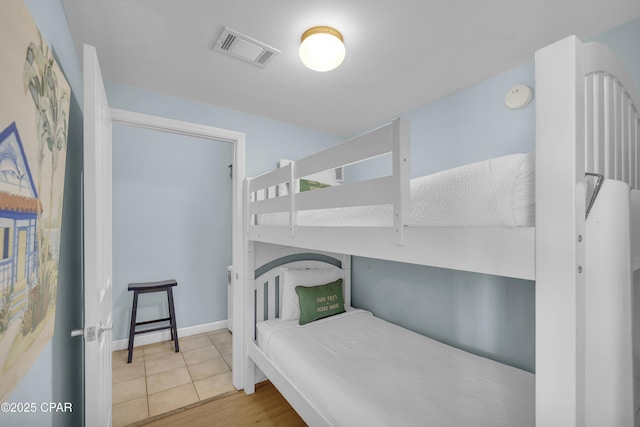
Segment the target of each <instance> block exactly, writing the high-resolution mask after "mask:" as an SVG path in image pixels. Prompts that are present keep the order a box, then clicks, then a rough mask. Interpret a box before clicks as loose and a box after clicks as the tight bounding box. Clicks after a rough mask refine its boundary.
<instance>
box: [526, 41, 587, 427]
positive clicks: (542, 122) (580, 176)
mask: <svg viewBox="0 0 640 427" xmlns="http://www.w3.org/2000/svg"><path fill="white" fill-rule="evenodd" d="M581 46H582V43H581V42H580V40H578V39H577V38H576V37H574V36H572V37H568V38H565V39H563V40H560V41H559V42H557V43H554V44H553V45H551V46H548V47H546V48H544V49H541V50H539V51H537V52H536V56H535V74H536V96H537V100H536V141H537V142H536V425H537V426H539V427H543V426H558V425H561V426H566V427H577V426H583V425H584V424H585V387H584V384H585V352H584V349H585V336H584V333H585V331H584V328H585V312H584V310H585V277H584V276H585V272H584V271H583V269H584V260H585V242H584V235H585V234H584V230H585V191H586V190H585V182H584V173H585V170H584V158H585V155H584V143H583V140H584V126H585V124H584V121H585V120H584V115H585V106H584V74H583V72H582V67H581V63H580V56H579V54H580V50H581Z"/></svg>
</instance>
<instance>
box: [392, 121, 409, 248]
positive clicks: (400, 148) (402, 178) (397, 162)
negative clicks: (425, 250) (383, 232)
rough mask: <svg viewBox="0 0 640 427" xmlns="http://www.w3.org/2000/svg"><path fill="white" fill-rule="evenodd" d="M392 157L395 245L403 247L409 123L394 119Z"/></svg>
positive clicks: (407, 212) (407, 182) (406, 199)
mask: <svg viewBox="0 0 640 427" xmlns="http://www.w3.org/2000/svg"><path fill="white" fill-rule="evenodd" d="M391 132H392V142H393V149H392V157H393V160H392V161H393V180H394V186H393V188H398V189H399V191H398V192H396V193H395V194H394V200H393V228H394V229H395V233H396V244H398V245H404V228H405V225H406V224H407V218H408V217H409V197H410V194H409V179H410V170H409V169H410V167H411V165H410V164H409V141H410V139H409V138H410V135H409V122H408V121H407V120H402V119H395V120H394V121H393V123H392V130H391Z"/></svg>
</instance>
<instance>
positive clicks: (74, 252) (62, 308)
mask: <svg viewBox="0 0 640 427" xmlns="http://www.w3.org/2000/svg"><path fill="white" fill-rule="evenodd" d="M25 5H26V6H27V8H28V9H29V12H30V13H31V15H32V17H33V19H34V21H35V23H36V25H37V26H38V28H39V29H40V32H41V33H42V35H43V37H44V39H45V40H46V42H47V43H48V44H49V46H50V47H51V49H52V51H53V54H54V56H55V57H56V59H57V61H58V64H59V65H60V68H61V69H62V71H63V73H64V75H65V77H66V78H67V81H68V82H69V84H70V85H71V108H70V112H69V135H68V141H67V144H68V145H67V160H66V171H65V184H64V202H63V203H64V207H63V213H62V232H61V239H60V265H59V270H58V275H59V284H58V294H57V301H56V303H57V309H56V319H55V330H54V335H53V338H52V340H51V342H50V343H49V344H48V345H47V346H46V347H45V349H44V350H43V351H42V353H41V354H40V356H39V358H38V359H37V360H36V362H35V363H34V364H33V366H32V367H31V368H30V370H29V372H28V373H27V374H26V375H25V377H24V378H23V379H22V380H21V382H20V383H19V384H18V386H17V387H16V389H15V390H14V391H13V393H12V394H11V396H10V397H9V399H8V401H9V402H35V403H37V405H40V403H42V402H70V403H71V404H72V405H73V412H71V413H55V414H52V413H50V412H49V413H44V412H42V411H38V413H36V414H32V415H27V414H22V415H16V416H11V415H8V414H3V413H0V425H2V426H14V425H15V426H18V425H19V426H38V427H40V426H48V425H54V426H79V425H82V424H83V420H84V404H83V359H82V339H78V338H75V339H72V338H71V337H70V335H69V333H70V331H71V329H74V328H78V327H80V326H81V325H82V228H81V223H82V222H81V221H82V217H81V215H82V207H81V198H80V196H81V190H80V188H81V187H80V184H81V176H82V175H81V172H82V111H81V107H80V106H81V104H82V69H81V66H80V62H79V61H78V57H77V55H76V52H75V48H74V46H73V42H72V40H71V34H70V31H69V27H68V25H67V20H66V16H65V12H64V9H63V7H62V4H61V2H60V0H25Z"/></svg>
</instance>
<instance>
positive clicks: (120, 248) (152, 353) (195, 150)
mask: <svg viewBox="0 0 640 427" xmlns="http://www.w3.org/2000/svg"><path fill="white" fill-rule="evenodd" d="M112 115H113V123H114V126H113V140H114V146H113V158H114V161H113V170H114V173H113V183H114V185H113V193H114V197H113V236H114V246H113V254H114V286H113V290H114V292H113V306H114V324H113V338H114V343H115V344H118V343H120V345H114V349H116V350H117V349H118V348H123V347H122V342H123V341H124V340H126V338H127V337H128V319H129V318H130V311H131V295H130V293H129V292H127V290H126V287H127V283H128V282H131V281H152V280H160V279H162V278H175V279H176V280H178V287H177V288H176V291H175V298H176V313H177V316H178V329H179V331H180V330H181V329H183V330H182V331H180V336H181V338H180V350H181V351H180V353H177V354H176V353H175V352H172V351H170V349H169V348H168V347H170V345H169V343H168V342H167V341H164V342H159V343H154V344H150V345H144V346H142V347H136V349H135V350H134V361H133V363H132V364H131V365H130V366H125V369H124V370H120V371H118V373H116V369H118V368H119V367H120V366H121V365H120V363H119V362H120V360H119V359H120V358H119V354H118V352H115V353H114V359H113V368H114V378H113V384H114V390H113V393H114V394H113V398H114V402H113V403H114V412H113V413H114V418H113V422H114V425H116V424H118V418H119V416H118V411H116V405H119V404H122V403H125V400H126V401H130V402H128V403H130V404H131V405H130V406H132V407H138V408H140V407H141V406H144V407H148V411H147V414H146V415H147V416H145V417H143V418H147V417H148V416H154V415H157V414H159V413H161V412H166V410H171V409H176V408H177V406H176V405H179V404H180V401H179V400H178V399H176V398H175V397H173V398H172V397H168V398H166V397H163V395H167V396H168V395H169V394H171V392H172V391H173V392H175V391H176V390H178V391H179V393H178V395H180V396H183V397H184V398H186V397H190V399H189V400H188V401H184V402H182V404H184V405H188V404H192V403H195V402H197V401H200V400H204V399H206V398H209V397H212V393H213V394H220V393H224V392H228V391H233V390H235V389H234V387H233V385H232V374H231V371H230V366H231V365H232V361H231V353H232V352H231V349H232V336H231V334H229V332H228V331H227V330H226V329H220V327H221V325H220V324H221V323H224V322H226V319H225V318H224V314H225V313H226V310H227V294H226V292H227V280H226V279H227V266H228V265H230V264H232V262H233V261H232V260H233V259H234V257H233V256H232V254H233V252H232V248H235V247H236V246H237V245H236V244H235V242H236V240H235V235H234V230H236V226H237V224H236V223H237V221H236V218H238V216H236V215H234V212H235V211H236V210H237V209H238V204H237V203H238V202H241V201H238V200H236V194H238V192H237V191H234V190H235V188H236V185H238V184H239V185H241V183H242V175H241V173H242V171H243V169H244V158H243V154H244V151H243V142H244V141H243V138H242V135H241V134H237V133H232V132H230V133H225V132H227V131H224V130H220V129H215V128H210V127H206V126H202V125H197V124H193V123H185V122H178V121H174V120H170V119H165V118H160V117H154V116H147V115H142V114H138V113H132V112H128V111H121V110H112ZM123 134H124V135H123ZM229 134H231V135H232V136H233V138H229ZM124 141H126V142H124ZM240 157H242V159H241V160H242V161H240V162H239V161H238V158H240ZM230 165H234V168H233V169H234V170H233V172H234V173H233V174H230V172H231V169H230V168H229V166H230ZM156 296H157V297H158V298H157V300H154V297H156ZM145 300H146V301H145V302H144V303H143V302H142V299H141V301H140V303H139V309H138V319H139V320H146V319H144V317H148V318H159V317H164V316H165V313H163V312H162V310H166V307H165V306H166V302H164V301H162V296H161V294H157V295H154V294H150V295H146V296H145ZM211 313H217V314H214V315H213V317H212V315H211ZM221 314H222V317H221ZM181 318H182V322H181ZM220 318H222V319H225V320H224V322H222V321H220V320H219V319H220ZM118 319H122V320H120V321H119V320H118ZM216 319H218V320H216ZM181 323H182V324H181ZM185 325H196V326H194V327H188V326H186V327H185ZM222 327H224V325H222ZM183 333H184V335H183ZM166 334H167V335H168V333H166ZM148 335H153V333H152V334H145V335H139V336H137V337H136V344H137V345H139V344H145V341H144V338H145V337H146V336H148ZM123 339H124V340H123ZM153 339H154V340H155V341H158V336H156V337H154V338H153ZM166 339H169V337H168V336H167V337H166ZM119 340H120V341H119ZM165 347H167V348H165ZM123 353H125V354H126V350H125V351H124V352H123ZM125 360H126V359H125ZM140 361H141V362H142V363H141V364H140ZM141 368H142V370H141ZM136 371H137V372H136ZM141 373H142V376H141ZM127 375H132V377H131V378H127ZM213 377H217V378H213ZM123 381H124V383H123ZM141 384H142V385H144V386H145V387H144V388H143V389H144V391H145V392H146V395H145V396H140V395H138V396H136V397H134V398H133V399H129V397H131V396H127V393H133V395H135V390H136V387H138V393H139V392H140V387H139V386H140V385H141ZM122 389H124V390H126V392H125V393H124V395H120V394H119V393H120V390H122ZM170 389H175V390H170ZM187 389H189V390H187ZM152 394H154V396H151V395H152ZM194 398H195V399H196V400H195V401H194ZM123 399H125V400H123ZM135 399H138V400H137V404H136V401H135ZM144 399H146V402H145V403H146V405H141V404H140V403H141V400H144ZM163 400H164V401H165V403H164V404H163V403H162V401H163ZM166 402H170V403H169V405H168V406H167V404H166ZM163 405H164V406H163ZM124 406H126V405H124ZM163 408H164V409H163ZM131 421H135V420H131V419H130V420H129V421H128V422H131Z"/></svg>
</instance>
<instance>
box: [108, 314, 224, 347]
mask: <svg viewBox="0 0 640 427" xmlns="http://www.w3.org/2000/svg"><path fill="white" fill-rule="evenodd" d="M227 325H228V321H227V320H220V321H218V322H211V323H203V324H201V325H195V326H187V327H186V328H178V338H184V337H189V336H191V335H198V334H204V333H207V332H213V331H217V330H220V329H226V328H227ZM170 339H171V331H169V330H168V329H167V330H165V331H158V332H149V333H148V334H142V335H138V336H136V338H135V340H134V341H133V347H134V348H135V347H140V346H142V345H147V344H155V343H157V342H162V341H168V340H170ZM128 347H129V339H128V338H126V339H123V340H116V341H111V350H112V351H118V350H126V349H127V348H128Z"/></svg>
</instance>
